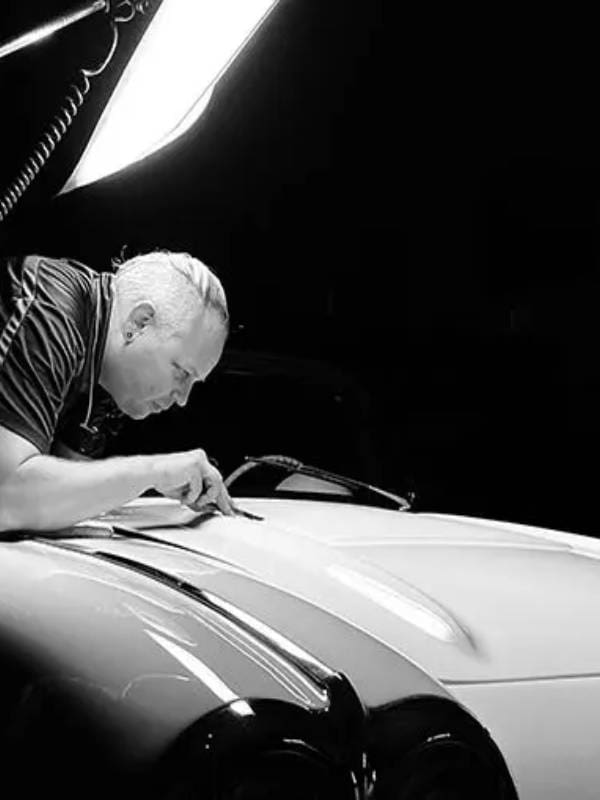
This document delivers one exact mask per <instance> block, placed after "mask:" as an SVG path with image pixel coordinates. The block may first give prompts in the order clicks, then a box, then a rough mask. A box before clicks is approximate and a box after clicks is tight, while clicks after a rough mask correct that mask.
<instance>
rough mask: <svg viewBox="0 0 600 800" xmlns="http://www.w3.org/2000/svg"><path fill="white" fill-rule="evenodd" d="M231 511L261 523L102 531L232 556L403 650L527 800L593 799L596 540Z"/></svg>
mask: <svg viewBox="0 0 600 800" xmlns="http://www.w3.org/2000/svg"><path fill="white" fill-rule="evenodd" d="M236 502H238V503H239V505H240V506H241V507H242V508H243V509H245V510H247V511H249V512H251V513H253V514H256V515H259V516H261V517H263V518H264V521H252V520H248V519H244V518H241V517H236V518H227V517H221V516H215V517H213V518H211V519H208V520H204V521H203V522H202V523H201V524H197V525H194V524H193V523H192V524H189V521H190V520H191V517H192V516H193V514H192V512H190V511H189V510H188V509H185V510H184V509H182V508H181V507H180V506H179V505H178V504H176V503H175V502H174V501H169V500H163V499H141V500H138V501H135V502H134V503H132V504H129V505H128V506H127V507H125V508H124V509H123V510H122V512H121V513H119V514H117V515H116V516H113V517H108V518H107V520H110V521H111V522H119V523H121V524H126V525H129V526H133V527H139V528H141V529H142V528H143V529H146V530H148V532H150V533H151V534H152V536H155V537H157V538H160V539H161V540H164V541H168V542H172V543H177V544H180V545H184V546H185V547H187V548H191V549H194V550H198V551H199V552H202V553H204V554H209V555H211V556H213V557H216V558H219V559H223V560H225V561H227V562H229V563H230V564H233V565H235V566H236V567H238V568H240V569H243V570H245V571H248V572H250V573H252V574H253V575H254V576H258V577H259V578H260V579H261V580H263V581H265V582H267V583H269V584H272V585H275V586H277V587H278V588H281V589H284V590H286V591H287V592H289V593H291V594H294V595H296V596H298V597H301V598H303V599H304V600H308V601H310V602H311V603H314V604H315V605H318V606H320V607H322V608H325V609H326V610H328V611H330V612H332V613H334V614H336V615H337V616H339V617H341V618H343V619H344V620H346V621H348V622H351V623H352V624H353V625H355V626H357V627H358V628H361V629H363V630H366V631H368V632H369V633H370V634H371V635H372V636H374V637H376V638H378V639H379V640H381V641H382V642H384V643H385V644H386V645H388V646H389V647H391V648H393V649H394V650H396V651H397V652H399V653H402V654H403V655H404V656H405V657H407V658H408V659H410V660H411V661H412V662H413V663H414V664H415V665H417V666H418V667H420V668H421V669H422V670H423V671H424V672H425V673H427V674H428V675H429V676H430V677H432V678H434V679H435V680H436V681H437V682H438V683H439V684H440V686H441V687H443V688H444V689H445V690H446V691H447V692H448V693H449V694H450V695H451V696H453V697H454V698H455V699H457V700H458V701H459V702H460V703H462V704H463V705H464V706H465V707H466V708H467V709H468V710H469V711H470V712H471V713H472V714H473V715H474V716H476V717H477V718H478V719H479V721H480V722H481V723H482V724H483V725H484V726H485V727H486V728H487V729H488V730H489V731H490V733H491V735H492V737H493V739H494V740H495V741H496V743H497V744H498V746H499V747H500V750H501V751H502V754H503V755H504V758H505V759H506V762H507V765H508V767H509V770H510V772H511V774H512V777H513V780H514V782H515V786H516V789H517V791H518V795H519V798H520V800H564V799H565V798H566V797H569V798H570V800H592V798H597V796H598V788H597V787H598V786H600V758H599V755H600V745H599V738H598V733H599V731H600V721H599V720H598V711H599V709H600V636H598V635H596V630H597V620H598V617H599V616H600V563H599V560H598V559H599V558H600V542H596V541H594V540H592V539H588V538H585V537H582V536H577V535H574V534H568V533H559V532H555V531H549V530H542V529H537V528H532V527H527V526H522V525H513V524H508V523H501V522H492V521H488V520H482V519H474V518H467V517H453V516H447V515H446V516H445V515H438V514H423V513H421V514H414V513H403V512H398V511H388V510H384V509H379V508H371V507H365V506H355V505H348V504H340V503H332V502H318V501H317V502H315V501H308V500H283V499H238V500H237V501H236ZM186 521H187V522H188V524H187V525H186V524H185V523H186ZM170 523H178V524H177V525H175V524H172V525H171V524H170ZM149 529H151V530H149ZM276 613H277V612H276V609H274V610H273V615H274V621H276V619H275V618H276ZM280 626H281V628H282V629H284V630H285V620H281V621H280Z"/></svg>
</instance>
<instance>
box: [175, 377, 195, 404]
mask: <svg viewBox="0 0 600 800" xmlns="http://www.w3.org/2000/svg"><path fill="white" fill-rule="evenodd" d="M191 390H192V384H191V382H188V383H187V384H186V385H185V386H178V387H177V389H175V390H174V391H173V392H172V395H173V398H174V399H175V402H176V403H177V405H178V406H181V407H182V408H183V406H184V405H185V404H186V403H187V401H188V397H189V396H190V392H191Z"/></svg>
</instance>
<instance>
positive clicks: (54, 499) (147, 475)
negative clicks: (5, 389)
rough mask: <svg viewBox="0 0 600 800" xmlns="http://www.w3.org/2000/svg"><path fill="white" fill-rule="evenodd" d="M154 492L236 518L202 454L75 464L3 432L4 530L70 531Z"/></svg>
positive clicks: (0, 526) (0, 498)
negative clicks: (214, 505) (215, 508)
mask: <svg viewBox="0 0 600 800" xmlns="http://www.w3.org/2000/svg"><path fill="white" fill-rule="evenodd" d="M151 488H155V489H157V490H158V491H160V492H162V493H163V494H166V495H169V496H177V497H180V498H181V499H182V500H183V501H184V502H198V500H199V501H200V503H201V504H202V503H210V502H216V503H218V505H219V507H220V508H221V510H222V511H224V512H225V513H233V510H232V507H231V501H230V499H229V496H228V494H227V491H226V490H225V489H224V487H223V482H222V478H221V475H220V474H219V472H218V470H216V469H215V468H214V467H213V466H212V465H211V464H210V463H209V461H208V459H207V458H206V454H205V453H204V451H202V450H190V451H187V452H184V453H169V454H166V455H151V456H124V457H115V458H108V459H103V460H98V461H89V462H80V461H69V460H66V459H62V458H55V457H54V456H46V455H42V454H41V453H40V452H39V450H38V449H37V448H36V447H35V446H34V445H33V444H31V443H30V442H29V441H27V440H26V439H24V438H23V437H21V436H19V435H18V434H16V433H13V432H12V431H9V430H8V429H6V428H3V427H1V426H0V530H21V529H26V530H39V531H43V530H56V529H57V528H64V527H67V526H69V525H73V524H75V523H76V522H80V521H81V520H83V519H87V518H89V517H93V516H95V515H97V514H100V513H102V512H103V511H109V510H110V509H113V508H116V507H118V506H120V505H122V504H123V503H126V502H127V501H128V500H132V499H133V498H135V497H138V496H139V495H140V494H142V493H143V492H144V491H146V489H151Z"/></svg>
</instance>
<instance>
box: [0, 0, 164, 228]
mask: <svg viewBox="0 0 600 800" xmlns="http://www.w3.org/2000/svg"><path fill="white" fill-rule="evenodd" d="M152 2H153V0H137V2H132V0H124V2H121V3H119V4H118V5H117V6H116V8H115V11H117V9H121V8H123V9H126V14H125V15H124V14H123V13H121V14H114V15H112V18H111V21H110V24H111V31H112V41H111V44H110V47H109V50H108V54H107V55H106V57H105V58H104V59H103V60H102V62H101V63H100V64H99V65H97V66H96V67H92V68H83V69H80V70H79V72H78V75H77V77H76V79H75V81H74V82H73V83H71V85H70V86H69V89H68V91H67V94H66V95H65V97H64V100H63V101H62V103H61V105H60V108H59V110H58V113H57V114H56V115H55V116H54V117H53V119H52V120H51V122H50V123H49V124H48V125H47V127H46V129H45V130H44V132H43V133H42V136H41V137H40V138H39V139H38V141H37V143H36V144H35V146H34V147H33V151H32V153H31V155H30V156H29V158H27V160H26V161H25V163H24V165H23V166H22V167H21V169H20V170H19V172H18V173H17V176H16V178H15V179H14V180H13V182H12V183H11V184H10V185H9V187H8V188H7V189H6V190H5V191H4V192H3V193H2V194H1V195H0V223H1V222H3V221H4V220H5V219H6V217H7V216H8V214H10V212H11V211H12V210H13V208H14V207H15V206H16V204H17V203H18V202H19V200H20V199H21V197H22V196H23V194H24V193H25V192H26V191H27V189H28V188H29V187H30V186H31V184H32V183H33V181H34V180H35V179H36V177H37V176H38V175H39V173H40V171H41V169H42V167H44V165H45V164H46V163H47V161H48V159H49V158H50V156H51V155H52V153H53V152H54V150H55V149H56V147H57V145H58V144H59V143H60V141H61V140H62V139H63V137H64V136H65V134H66V133H67V131H68V129H69V128H70V127H71V124H72V123H73V120H74V119H75V117H76V116H77V114H78V113H79V110H80V108H81V106H82V105H83V103H84V101H85V99H86V97H87V95H88V93H89V90H90V78H92V77H95V76H96V75H99V74H100V73H101V72H103V71H104V69H105V68H106V67H107V66H108V64H109V62H110V60H111V59H112V57H113V55H114V52H115V50H116V48H117V44H118V41H119V30H118V27H117V25H118V24H119V23H124V22H129V21H130V20H132V19H133V18H134V17H135V15H136V14H138V13H139V14H142V15H143V14H145V13H146V12H147V11H148V9H149V7H150V6H151V4H152Z"/></svg>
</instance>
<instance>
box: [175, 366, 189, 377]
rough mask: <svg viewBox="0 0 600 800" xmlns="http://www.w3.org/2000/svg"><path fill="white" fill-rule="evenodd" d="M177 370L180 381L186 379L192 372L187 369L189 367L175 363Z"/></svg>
mask: <svg viewBox="0 0 600 800" xmlns="http://www.w3.org/2000/svg"><path fill="white" fill-rule="evenodd" d="M175 370H176V371H177V378H178V379H179V380H180V381H186V380H188V378H189V377H190V373H189V372H188V371H187V369H184V368H183V367H180V366H179V364H175Z"/></svg>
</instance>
